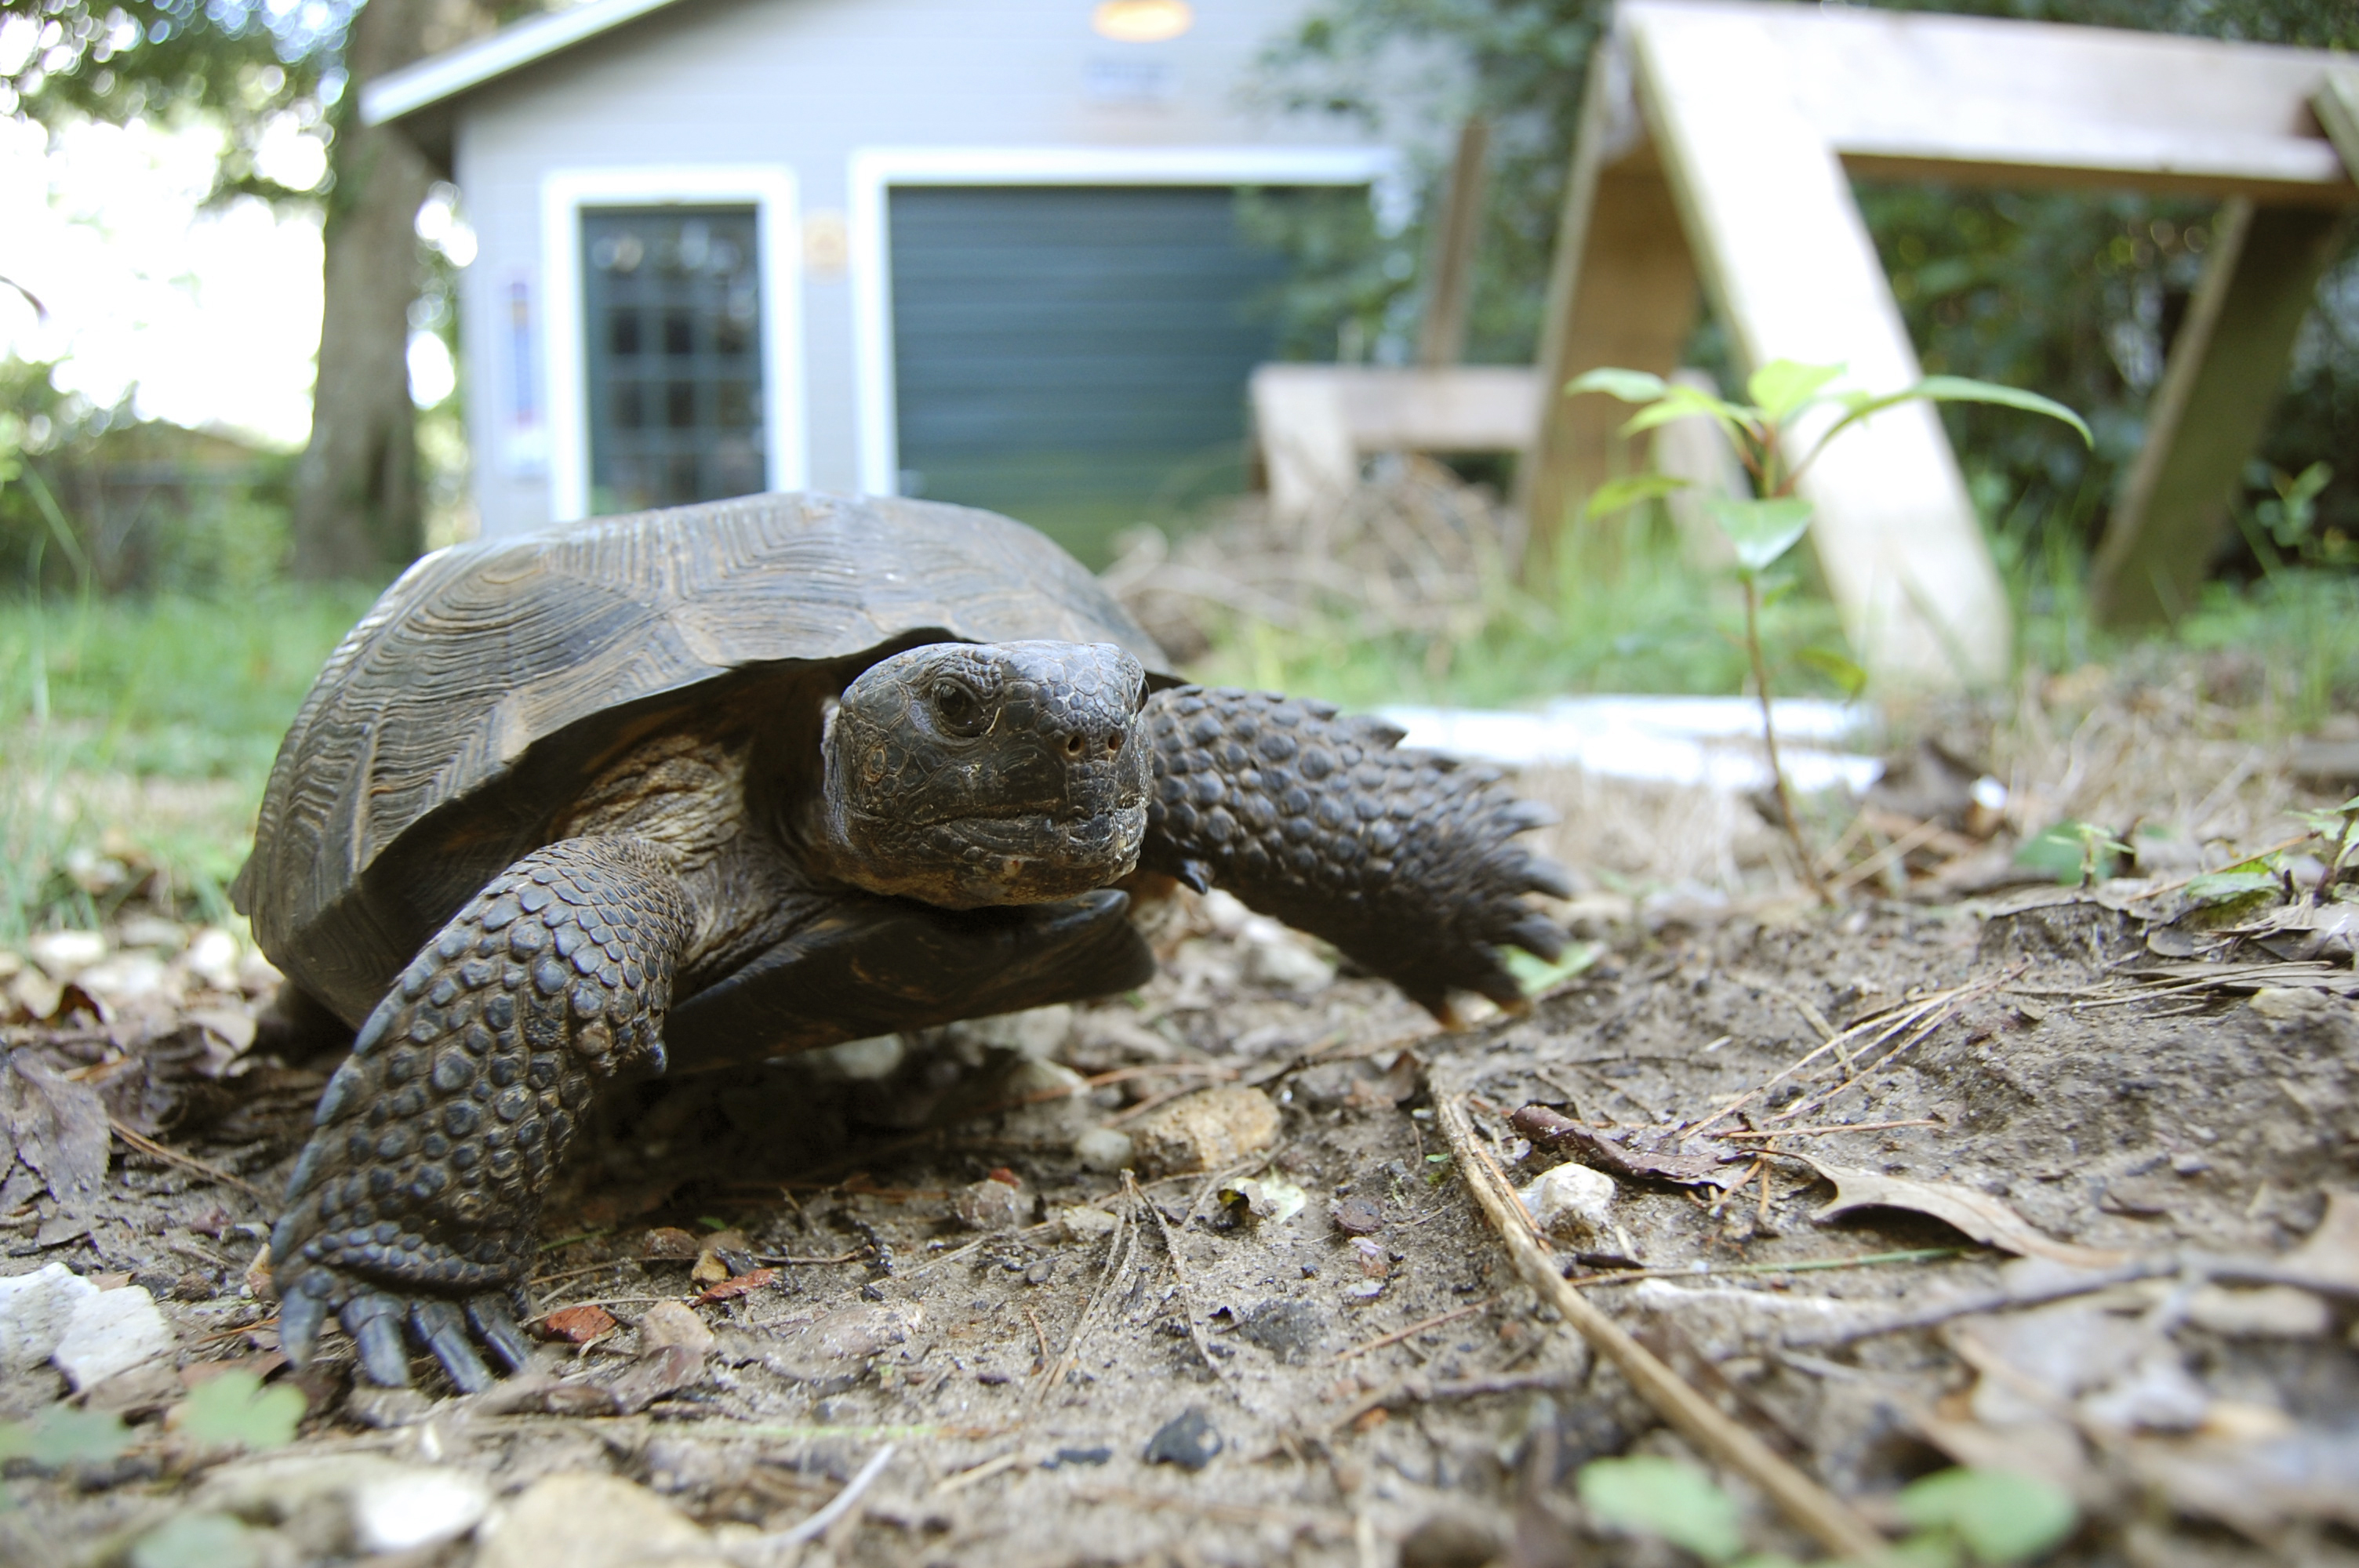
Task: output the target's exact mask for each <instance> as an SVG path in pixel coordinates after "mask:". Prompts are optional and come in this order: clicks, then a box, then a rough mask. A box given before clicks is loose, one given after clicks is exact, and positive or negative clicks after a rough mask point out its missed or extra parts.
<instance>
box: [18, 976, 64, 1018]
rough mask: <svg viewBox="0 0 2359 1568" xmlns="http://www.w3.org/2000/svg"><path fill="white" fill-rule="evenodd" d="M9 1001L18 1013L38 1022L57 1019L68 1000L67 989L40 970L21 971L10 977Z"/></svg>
mask: <svg viewBox="0 0 2359 1568" xmlns="http://www.w3.org/2000/svg"><path fill="white" fill-rule="evenodd" d="M8 1000H9V1001H10V1002H12V1003H14V1004H15V1006H16V1011H19V1012H21V1013H23V1014H24V1015H25V1016H26V1017H27V1018H29V1019H33V1020H35V1021H36V1022H38V1021H39V1020H41V1019H45V1018H55V1017H56V1016H57V1012H58V1009H59V1007H60V1005H62V1004H63V1003H64V1001H65V1000H66V992H65V988H64V987H63V986H61V985H60V984H58V982H57V981H55V980H53V979H49V976H47V975H45V974H43V973H42V972H41V971H40V970H38V969H20V970H18V971H17V972H16V974H15V975H12V976H11V977H9V980H8Z"/></svg>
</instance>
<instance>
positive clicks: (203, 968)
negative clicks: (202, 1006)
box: [180, 925, 238, 991]
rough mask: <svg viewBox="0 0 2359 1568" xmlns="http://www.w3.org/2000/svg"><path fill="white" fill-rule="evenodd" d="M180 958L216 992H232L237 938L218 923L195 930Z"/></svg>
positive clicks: (235, 970)
mask: <svg viewBox="0 0 2359 1568" xmlns="http://www.w3.org/2000/svg"><path fill="white" fill-rule="evenodd" d="M180 961H181V962H182V963H183V964H185V965H187V966H188V969H189V973H190V974H192V975H194V976H196V977H197V979H201V980H202V981H204V983H205V984H207V985H209V986H211V987H212V989H215V990H217V991H234V990H236V989H238V983H237V938H236V937H234V936H233V935H230V934H229V933H228V932H226V931H224V930H223V929H222V928H221V927H220V926H218V925H208V926H206V927H205V928H204V929H203V930H202V931H200V932H198V933H197V935H196V939H195V940H194V941H192V942H190V944H189V950H188V952H187V953H185V954H183V955H182V956H181V958H180Z"/></svg>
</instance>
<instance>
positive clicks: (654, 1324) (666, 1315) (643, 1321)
mask: <svg viewBox="0 0 2359 1568" xmlns="http://www.w3.org/2000/svg"><path fill="white" fill-rule="evenodd" d="M671 1346H679V1347H680V1348H681V1349H684V1350H693V1351H695V1352H696V1353H697V1354H698V1355H699V1356H701V1355H703V1354H704V1353H705V1352H706V1351H708V1350H710V1349H712V1330H711V1329H709V1328H707V1327H705V1326H704V1320H703V1319H702V1318H701V1317H699V1316H697V1315H696V1314H695V1313H694V1312H692V1311H690V1309H689V1308H688V1307H686V1306H684V1305H682V1304H681V1303H679V1302H658V1303H656V1304H655V1305H653V1306H651V1307H649V1308H647V1315H646V1316H644V1317H642V1318H640V1319H639V1348H640V1349H641V1350H642V1351H647V1350H663V1349H669V1347H671Z"/></svg>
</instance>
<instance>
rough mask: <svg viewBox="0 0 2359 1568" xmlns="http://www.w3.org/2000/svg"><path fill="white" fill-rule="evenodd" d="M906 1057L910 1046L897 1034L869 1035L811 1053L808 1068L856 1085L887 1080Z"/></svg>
mask: <svg viewBox="0 0 2359 1568" xmlns="http://www.w3.org/2000/svg"><path fill="white" fill-rule="evenodd" d="M908 1054H909V1047H908V1045H907V1044H903V1043H902V1040H901V1037H900V1036H899V1035H897V1034H872V1035H870V1036H868V1038H866V1039H864V1040H846V1041H844V1042H843V1044H838V1045H830V1046H828V1047H826V1048H825V1049H824V1050H820V1051H814V1052H812V1053H811V1065H813V1066H816V1067H818V1068H819V1069H820V1070H821V1072H822V1073H824V1074H826V1075H827V1076H831V1077H838V1078H849V1079H852V1080H853V1082H855V1083H859V1082H868V1081H873V1080H875V1079H877V1078H888V1077H891V1076H893V1071H894V1069H895V1068H897V1067H898V1066H900V1065H901V1063H902V1062H903V1060H904V1059H906V1058H907V1057H908Z"/></svg>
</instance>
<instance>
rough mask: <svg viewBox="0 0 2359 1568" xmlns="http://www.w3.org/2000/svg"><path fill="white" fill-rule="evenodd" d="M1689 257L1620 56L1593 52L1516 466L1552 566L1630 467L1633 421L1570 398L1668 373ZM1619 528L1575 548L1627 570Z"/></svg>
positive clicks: (1603, 405)
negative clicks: (1536, 410) (1586, 387)
mask: <svg viewBox="0 0 2359 1568" xmlns="http://www.w3.org/2000/svg"><path fill="white" fill-rule="evenodd" d="M1699 302H1700V301H1699V295H1698V292H1697V287H1696V273H1695V259H1694V257H1693V255H1692V254H1690V250H1689V246H1688V241H1687V236H1686V234H1685V232H1682V230H1681V228H1680V213H1679V207H1678V205H1677V203H1675V202H1674V201H1673V200H1672V199H1671V192H1670V188H1669V186H1668V185H1666V184H1665V183H1664V181H1663V177H1662V170H1661V168H1660V166H1659V164H1658V162H1657V160H1656V158H1655V157H1654V156H1653V151H1652V149H1651V148H1650V147H1649V146H1647V139H1646V128H1645V126H1644V124H1642V123H1641V122H1640V120H1639V118H1638V106H1637V100H1636V97H1635V96H1634V94H1633V93H1632V92H1631V88H1630V81H1629V62H1628V57H1627V54H1626V52H1625V50H1623V49H1620V48H1617V47H1614V46H1613V45H1611V44H1609V45H1607V46H1606V47H1603V48H1600V49H1597V50H1595V51H1594V53H1593V55H1592V56H1591V59H1590V72H1589V81H1588V84H1587V87H1586V89H1585V93H1584V96H1583V98H1582V118H1581V125H1580V128H1579V130H1578V132H1577V133H1576V135H1575V139H1574V143H1573V151H1572V167H1571V169H1570V170H1569V171H1568V173H1567V176H1566V179H1565V196H1564V208H1563V211H1562V213H1561V215H1560V218H1559V221H1558V225H1557V243H1556V253H1555V256H1554V258H1553V260H1552V261H1551V263H1550V265H1549V291H1548V306H1547V312H1546V315H1545V318H1544V324H1543V326H1542V327H1541V330H1540V356H1539V358H1540V365H1539V370H1540V386H1541V388H1542V389H1543V391H1542V403H1541V409H1540V424H1539V435H1538V440H1537V441H1536V442H1535V444H1534V445H1533V447H1532V449H1531V450H1530V452H1529V453H1528V454H1527V457H1526V458H1525V460H1524V461H1523V463H1522V464H1521V465H1520V466H1519V468H1518V470H1517V479H1516V489H1517V494H1516V501H1517V504H1518V505H1519V506H1520V507H1522V509H1523V512H1524V515H1525V516H1526V517H1527V518H1528V519H1529V520H1530V527H1531V538H1532V549H1533V552H1534V554H1535V555H1536V556H1546V555H1548V554H1549V552H1551V551H1553V550H1554V549H1555V548H1557V547H1558V544H1559V536H1560V533H1561V532H1562V530H1563V529H1565V528H1566V527H1567V526H1568V525H1569V524H1572V523H1573V522H1574V521H1575V520H1576V519H1577V518H1578V516H1579V513H1580V508H1581V506H1582V503H1584V502H1586V501H1587V500H1588V498H1589V495H1590V493H1591V492H1593V491H1594V490H1595V489H1596V488H1597V487H1598V486H1599V485H1601V484H1603V483H1604V482H1605V481H1607V480H1609V479H1611V478H1613V477H1614V475H1616V474H1618V473H1623V472H1626V471H1628V470H1630V468H1631V467H1632V453H1631V450H1630V447H1629V444H1628V443H1627V442H1625V440H1624V439H1623V438H1621V436H1620V435H1619V434H1618V432H1619V431H1620V429H1621V427H1622V425H1623V423H1624V421H1625V420H1626V419H1628V418H1629V416H1630V410H1629V409H1628V408H1626V407H1625V406H1623V405H1621V404H1619V403H1616V402H1614V400H1613V399H1611V398H1607V397H1596V396H1589V397H1573V398H1568V397H1566V396H1564V395H1562V389H1563V387H1564V384H1566V383H1567V382H1569V381H1571V379H1572V378H1573V377H1574V376H1577V375H1579V374H1581V373H1582V372H1584V371H1590V370H1594V369H1596V368H1598V367H1599V366H1601V365H1622V366H1625V367H1627V368H1629V369H1632V370H1644V371H1650V372H1652V373H1655V374H1657V375H1669V373H1671V372H1672V371H1674V370H1676V369H1678V368H1679V364H1680V355H1681V354H1682V353H1683V352H1684V351H1685V350H1686V347H1687V341H1688V336H1689V334H1690V332H1691V331H1693V330H1694V328H1695V320H1696V313H1697V306H1698V304H1699ZM1619 539H1620V532H1619V530H1606V531H1603V532H1593V533H1591V534H1590V535H1586V536H1576V537H1574V538H1573V539H1572V540H1571V545H1572V546H1573V547H1575V548H1577V549H1579V550H1580V552H1581V554H1582V557H1583V563H1584V566H1585V567H1586V568H1587V569H1588V570H1590V571H1593V572H1598V573H1603V574H1609V575H1610V574H1611V573H1613V572H1614V571H1615V570H1617V569H1618V568H1619V565H1620V561H1619V557H1618V552H1617V550H1616V546H1617V544H1618V542H1619Z"/></svg>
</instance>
